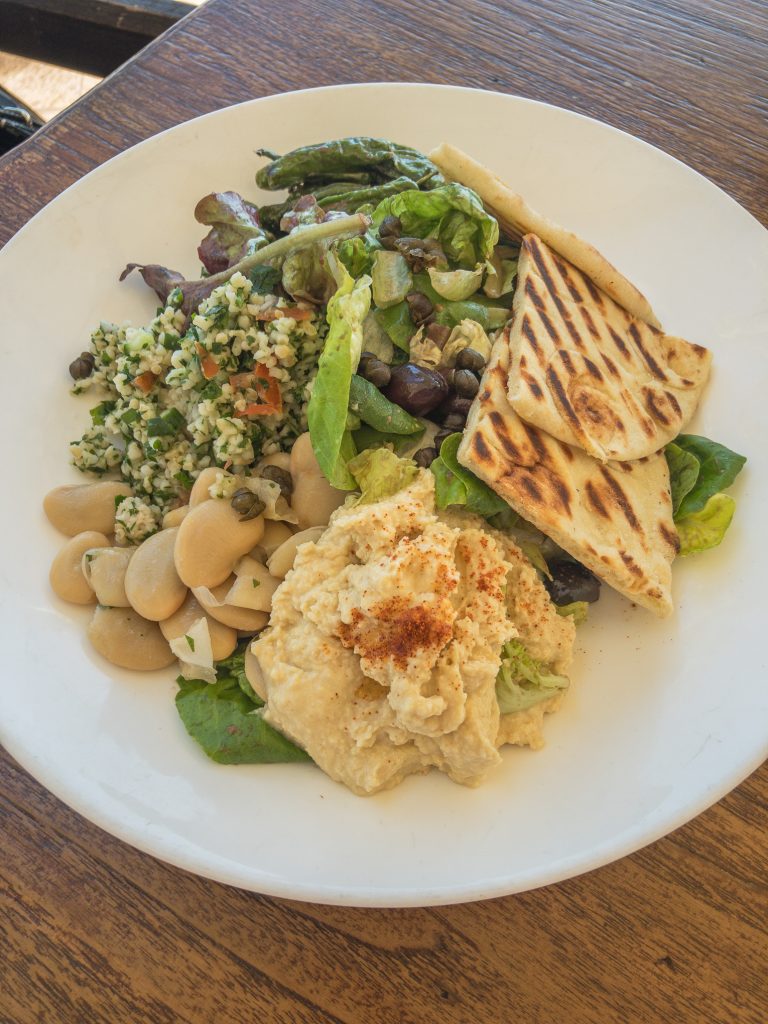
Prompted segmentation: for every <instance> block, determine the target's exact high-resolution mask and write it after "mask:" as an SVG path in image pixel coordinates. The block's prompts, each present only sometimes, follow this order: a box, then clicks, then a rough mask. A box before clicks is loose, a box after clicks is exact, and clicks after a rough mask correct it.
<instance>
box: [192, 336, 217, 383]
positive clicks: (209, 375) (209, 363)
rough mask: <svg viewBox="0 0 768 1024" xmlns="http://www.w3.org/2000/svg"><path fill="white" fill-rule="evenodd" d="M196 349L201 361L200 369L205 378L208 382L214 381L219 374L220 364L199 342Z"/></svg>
mask: <svg viewBox="0 0 768 1024" xmlns="http://www.w3.org/2000/svg"><path fill="white" fill-rule="evenodd" d="M195 348H196V349H197V357H198V359H199V360H200V369H201V370H202V373H203V376H204V377H205V379H206V380H212V379H213V378H214V377H215V376H216V374H217V373H218V372H219V364H218V363H217V362H216V360H215V359H214V358H213V356H212V355H211V354H210V353H209V352H208V351H207V349H205V348H204V347H203V346H202V345H201V344H200V342H199V341H198V343H197V345H196V346H195Z"/></svg>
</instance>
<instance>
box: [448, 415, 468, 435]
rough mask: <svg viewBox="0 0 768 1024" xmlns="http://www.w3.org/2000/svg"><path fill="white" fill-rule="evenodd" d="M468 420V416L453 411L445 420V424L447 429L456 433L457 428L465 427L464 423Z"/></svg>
mask: <svg viewBox="0 0 768 1024" xmlns="http://www.w3.org/2000/svg"><path fill="white" fill-rule="evenodd" d="M466 422H467V417H466V416H461V415H460V414H459V413H456V412H452V413H451V414H450V415H449V416H446V417H445V419H444V420H443V426H444V427H445V429H446V430H450V431H451V433H452V434H455V433H456V431H457V430H463V429H464V424H465V423H466Z"/></svg>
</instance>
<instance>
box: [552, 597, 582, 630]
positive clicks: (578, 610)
mask: <svg viewBox="0 0 768 1024" xmlns="http://www.w3.org/2000/svg"><path fill="white" fill-rule="evenodd" d="M555 610H556V611H557V614H558V615H563V616H565V615H570V616H571V618H572V619H573V621H574V623H575V624H576V625H577V626H580V625H581V624H582V623H583V622H586V621H587V618H588V616H589V602H587V601H571V603H570V604H556V605H555Z"/></svg>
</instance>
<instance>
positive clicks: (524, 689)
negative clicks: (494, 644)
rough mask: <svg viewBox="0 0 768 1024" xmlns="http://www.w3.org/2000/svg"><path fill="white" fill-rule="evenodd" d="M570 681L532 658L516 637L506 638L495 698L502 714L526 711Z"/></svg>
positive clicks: (551, 695) (562, 688)
mask: <svg viewBox="0 0 768 1024" xmlns="http://www.w3.org/2000/svg"><path fill="white" fill-rule="evenodd" d="M569 684H570V680H569V679H568V677H567V676H560V675H556V674H555V673H554V672H551V671H550V669H548V668H547V666H546V665H542V663H541V662H539V661H536V659H535V658H532V657H531V656H530V654H529V653H528V652H527V651H526V649H525V647H523V645H522V643H521V642H520V641H519V640H508V641H507V643H505V644H504V647H503V648H502V652H501V667H500V668H499V674H498V676H497V677H496V699H497V700H498V702H499V710H500V711H501V713H502V714H503V715H509V714H512V713H514V712H515V711H526V710H527V709H528V708H532V707H533V706H534V705H536V704H539V703H541V701H543V700H547V699H548V698H549V697H554V695H555V694H556V693H559V692H560V691H561V690H565V689H566V688H567V687H568V686H569Z"/></svg>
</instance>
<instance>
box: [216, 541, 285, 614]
mask: <svg viewBox="0 0 768 1024" xmlns="http://www.w3.org/2000/svg"><path fill="white" fill-rule="evenodd" d="M235 574H236V578H235V581H234V583H233V584H232V586H231V587H230V588H229V590H228V592H227V596H226V601H227V604H234V605H237V607H238V608H251V609H252V610H253V611H257V612H271V611H272V595H273V594H274V592H275V591H276V590H277V588H278V587H279V586H280V580H278V579H275V577H274V576H272V575H270V573H269V572H268V571H267V569H266V568H265V567H264V566H263V565H262V564H261V563H260V562H257V561H256V559H255V558H250V557H248V555H246V556H245V558H241V559H240V561H239V562H238V563H237V565H236V566H235Z"/></svg>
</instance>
